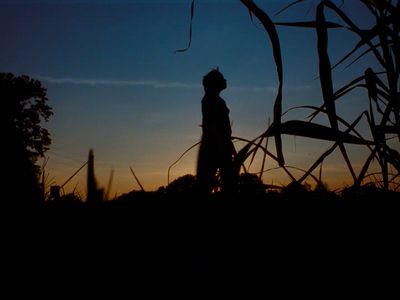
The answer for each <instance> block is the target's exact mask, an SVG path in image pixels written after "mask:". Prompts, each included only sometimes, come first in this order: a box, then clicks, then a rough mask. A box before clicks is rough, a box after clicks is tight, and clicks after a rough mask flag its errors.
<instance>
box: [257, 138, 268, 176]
mask: <svg viewBox="0 0 400 300" xmlns="http://www.w3.org/2000/svg"><path fill="white" fill-rule="evenodd" d="M264 147H265V149H268V137H267V138H266V139H265V146H264ZM266 158H267V154H266V153H265V152H264V155H263V159H262V162H261V169H260V175H259V179H260V180H262V175H263V173H264V169H265V162H266Z"/></svg>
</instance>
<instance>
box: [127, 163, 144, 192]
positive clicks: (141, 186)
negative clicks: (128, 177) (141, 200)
mask: <svg viewBox="0 0 400 300" xmlns="http://www.w3.org/2000/svg"><path fill="white" fill-rule="evenodd" d="M129 169H130V170H131V173H132V175H133V178H135V180H136V182H137V184H138V185H139V187H140V190H141V191H142V192H144V191H145V190H144V188H143V185H142V184H141V183H140V180H139V178H137V176H136V174H135V172H134V171H133V169H132V167H129Z"/></svg>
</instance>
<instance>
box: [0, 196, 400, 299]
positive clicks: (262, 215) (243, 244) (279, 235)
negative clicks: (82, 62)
mask: <svg viewBox="0 0 400 300" xmlns="http://www.w3.org/2000/svg"><path fill="white" fill-rule="evenodd" d="M398 195H399V194H398V193H397V194H396V193H374V192H370V193H363V194H350V195H347V196H343V197H337V196H334V195H332V194H329V193H322V194H315V193H314V194H303V195H301V194H298V193H292V194H286V195H281V194H267V195H236V196H234V197H231V198H229V199H224V198H223V197H222V196H221V195H216V196H214V197H212V198H210V199H200V198H198V197H196V195H194V194H190V193H186V194H174V195H162V194H159V193H136V194H131V195H126V196H125V197H122V198H120V199H119V200H118V201H114V202H107V203H102V204H100V205H97V206H89V205H85V204H78V203H67V202H65V203H47V204H45V205H43V206H40V207H36V208H32V209H20V210H18V211H16V210H10V211H5V210H3V212H2V215H3V218H2V220H5V221H6V222H4V224H3V225H2V231H3V237H2V249H3V251H2V253H3V254H2V258H3V262H4V266H5V268H3V272H4V274H6V277H5V278H6V280H9V281H10V284H15V283H17V285H18V286H19V287H21V286H23V287H26V288H28V289H31V290H32V292H33V291H38V292H40V293H42V292H44V291H47V290H48V289H47V287H50V286H51V287H53V288H54V287H55V288H56V290H57V291H58V293H59V294H56V295H55V296H56V297H59V296H61V295H67V294H68V293H73V292H72V291H75V290H76V289H81V288H84V290H89V291H92V292H93V291H96V292H100V293H103V291H104V293H106V292H110V290H111V292H112V293H115V294H117V293H119V292H122V291H125V292H127V293H128V295H129V296H132V295H136V293H137V292H138V290H139V289H142V288H143V284H146V286H147V285H148V284H150V287H149V288H147V290H146V291H147V293H148V295H151V294H152V293H153V292H157V293H159V292H162V293H163V294H164V295H167V294H166V293H167V290H168V291H171V290H172V291H174V293H175V294H174V295H176V293H178V294H179V293H183V290H187V289H188V290H189V292H188V294H185V295H186V296H187V297H188V298H192V296H194V295H199V294H200V295H203V296H204V297H206V296H207V295H209V294H205V293H206V291H207V290H208V288H209V287H218V288H220V290H223V291H222V294H221V295H226V293H230V292H233V293H237V292H239V291H241V292H243V291H245V293H246V294H248V293H251V292H254V291H259V292H257V294H259V293H261V295H262V296H264V297H265V296H266V295H272V294H271V293H273V292H274V293H276V292H278V293H279V294H280V295H281V296H284V295H286V294H287V293H291V294H292V295H293V294H294V295H296V297H300V296H311V295H317V296H318V297H319V296H321V298H322V297H324V298H325V297H326V296H328V295H329V296H330V295H336V296H340V297H344V296H346V297H348V296H350V297H352V296H360V294H361V293H362V294H368V295H371V294H372V293H373V294H375V295H380V296H381V297H382V296H383V295H384V294H387V293H389V294H391V295H392V296H394V297H397V296H398V295H399V290H398V286H399V282H400V281H399V279H400V278H399V267H400V264H399V257H400V252H399V250H400V247H399V245H398V244H399V229H400V226H399V225H400V221H399V220H400V218H399V212H400V197H398ZM304 196H306V197H304ZM111 287H112V288H111ZM165 288H167V290H165ZM20 291H21V290H20V289H16V290H14V294H15V293H16V294H18V293H19V292H20ZM393 293H396V294H393ZM70 296H71V295H70ZM214 296H215V295H214ZM207 298H208V296H207Z"/></svg>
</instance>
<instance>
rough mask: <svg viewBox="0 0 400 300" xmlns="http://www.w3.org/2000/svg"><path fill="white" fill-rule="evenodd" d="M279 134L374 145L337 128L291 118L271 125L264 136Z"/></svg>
mask: <svg viewBox="0 0 400 300" xmlns="http://www.w3.org/2000/svg"><path fill="white" fill-rule="evenodd" d="M277 132H278V133H280V134H290V135H296V136H304V137H309V138H314V139H319V140H325V141H335V142H339V141H342V142H344V143H349V144H359V145H374V142H372V141H367V140H365V139H362V138H359V137H356V136H354V135H351V134H349V133H345V132H342V131H339V130H334V129H332V128H330V127H326V126H323V125H320V124H316V123H311V122H305V121H299V120H291V121H287V122H283V123H282V124H281V125H279V126H274V125H272V126H271V127H270V128H269V129H268V130H267V131H266V132H265V136H266V137H268V136H273V135H275V134H276V133H277Z"/></svg>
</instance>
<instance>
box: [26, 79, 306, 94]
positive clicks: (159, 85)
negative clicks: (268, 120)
mask: <svg viewBox="0 0 400 300" xmlns="http://www.w3.org/2000/svg"><path fill="white" fill-rule="evenodd" d="M33 77H34V78H37V79H39V80H41V81H44V82H49V83H56V84H75V85H90V86H97V85H108V86H120V87H122V86H136V87H150V88H155V89H169V88H175V89H201V88H202V85H201V84H200V83H190V82H179V81H160V80H120V79H102V78H70V77H52V76H41V75H36V76H33ZM308 88H310V86H308V85H304V86H296V87H293V86H290V87H286V89H290V90H292V89H293V90H299V89H308ZM229 89H230V90H232V91H247V92H249V91H250V92H255V93H260V92H261V93H263V92H267V93H276V92H277V87H273V86H236V85H234V86H229Z"/></svg>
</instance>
